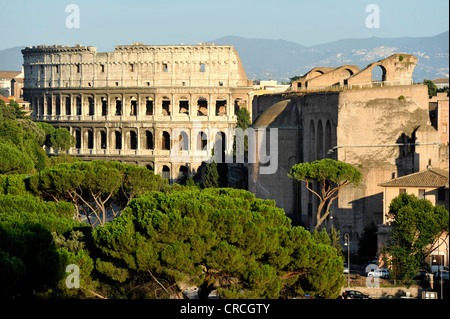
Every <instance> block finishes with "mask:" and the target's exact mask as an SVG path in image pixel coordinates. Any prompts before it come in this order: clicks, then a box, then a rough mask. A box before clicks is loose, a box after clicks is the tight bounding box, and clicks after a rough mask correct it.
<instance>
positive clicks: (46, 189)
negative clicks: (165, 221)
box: [29, 161, 166, 227]
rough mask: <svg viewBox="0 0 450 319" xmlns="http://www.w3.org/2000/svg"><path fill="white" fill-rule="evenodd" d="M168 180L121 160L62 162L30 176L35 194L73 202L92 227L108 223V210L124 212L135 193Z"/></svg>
mask: <svg viewBox="0 0 450 319" xmlns="http://www.w3.org/2000/svg"><path fill="white" fill-rule="evenodd" d="M165 186H166V182H165V180H164V179H162V178H161V177H160V176H159V175H155V174H154V173H153V172H152V171H150V170H148V169H147V168H145V167H137V166H134V165H128V164H122V163H119V162H113V161H111V162H105V161H92V162H88V163H86V162H74V163H64V164H59V165H56V166H54V167H51V168H48V169H45V170H44V171H42V172H40V173H39V174H35V175H33V176H31V177H30V178H29V188H30V190H31V191H32V192H33V194H35V195H37V196H41V197H42V198H43V199H45V200H58V201H59V200H62V201H67V202H71V203H72V204H73V205H74V207H75V209H76V214H75V217H77V218H78V219H80V218H81V213H83V214H84V215H85V216H87V218H88V221H89V223H90V224H91V226H92V227H94V226H96V225H97V224H100V225H104V224H105V223H106V221H107V218H108V211H109V212H111V213H112V214H113V215H115V214H117V213H118V212H119V211H121V210H122V209H123V208H124V207H125V206H126V205H127V204H128V203H129V202H130V201H131V200H132V199H133V198H134V197H135V196H138V195H141V194H144V193H145V192H150V191H154V190H162V189H163V188H164V187H165Z"/></svg>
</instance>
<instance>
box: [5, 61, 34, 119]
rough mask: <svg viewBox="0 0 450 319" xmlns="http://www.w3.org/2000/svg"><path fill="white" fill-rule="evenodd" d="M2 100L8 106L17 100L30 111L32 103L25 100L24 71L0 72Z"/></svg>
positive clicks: (25, 109)
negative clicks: (10, 102)
mask: <svg viewBox="0 0 450 319" xmlns="http://www.w3.org/2000/svg"><path fill="white" fill-rule="evenodd" d="M0 99H2V100H3V101H5V103H6V104H8V103H9V101H10V100H15V101H16V102H18V103H19V105H21V106H23V108H24V111H30V102H27V101H24V100H23V69H22V70H21V71H0Z"/></svg>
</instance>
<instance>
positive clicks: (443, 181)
mask: <svg viewBox="0 0 450 319" xmlns="http://www.w3.org/2000/svg"><path fill="white" fill-rule="evenodd" d="M448 175H449V174H448V172H447V171H444V170H442V169H439V168H430V169H428V170H426V171H422V172H417V173H413V174H409V175H406V176H402V177H399V178H394V179H391V180H389V181H386V182H384V183H381V184H378V186H382V187H436V188H439V187H446V188H448V186H449V185H448Z"/></svg>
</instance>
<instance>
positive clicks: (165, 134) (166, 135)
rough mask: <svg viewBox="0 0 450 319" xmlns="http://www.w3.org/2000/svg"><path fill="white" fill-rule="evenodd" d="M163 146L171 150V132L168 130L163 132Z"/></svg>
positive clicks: (164, 148)
mask: <svg viewBox="0 0 450 319" xmlns="http://www.w3.org/2000/svg"><path fill="white" fill-rule="evenodd" d="M161 148H162V149H163V150H170V133H169V132H167V131H163V132H162V140H161Z"/></svg>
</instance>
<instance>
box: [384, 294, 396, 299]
mask: <svg viewBox="0 0 450 319" xmlns="http://www.w3.org/2000/svg"><path fill="white" fill-rule="evenodd" d="M380 299H398V298H397V297H395V296H393V295H387V296H383V297H381V298H380Z"/></svg>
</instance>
